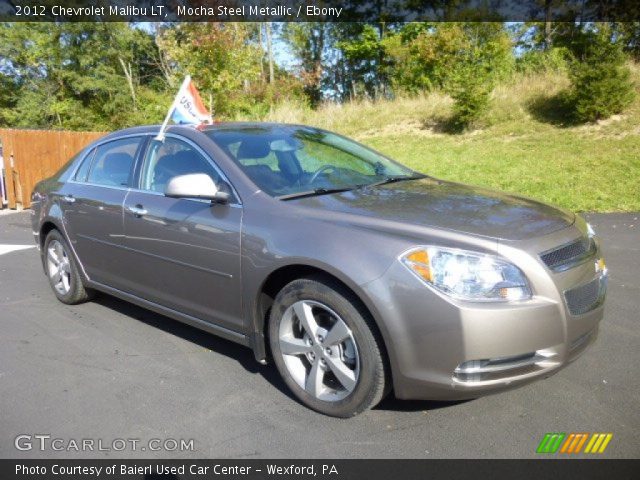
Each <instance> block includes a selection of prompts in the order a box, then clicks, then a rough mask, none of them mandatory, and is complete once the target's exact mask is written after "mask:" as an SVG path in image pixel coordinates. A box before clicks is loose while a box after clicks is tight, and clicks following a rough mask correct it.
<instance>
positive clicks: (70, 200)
mask: <svg viewBox="0 0 640 480" xmlns="http://www.w3.org/2000/svg"><path fill="white" fill-rule="evenodd" d="M62 199H63V200H64V201H65V202H66V203H74V202H75V201H76V199H75V198H74V196H73V195H65V196H64V197H62Z"/></svg>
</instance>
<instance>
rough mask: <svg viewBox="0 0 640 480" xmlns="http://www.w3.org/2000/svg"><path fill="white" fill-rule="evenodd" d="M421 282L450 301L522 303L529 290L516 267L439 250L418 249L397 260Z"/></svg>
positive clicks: (487, 257) (461, 252)
mask: <svg viewBox="0 0 640 480" xmlns="http://www.w3.org/2000/svg"><path fill="white" fill-rule="evenodd" d="M400 260H401V262H402V263H403V264H404V265H405V266H406V267H407V268H408V269H409V270H411V271H412V272H413V273H414V274H415V275H417V276H418V277H419V278H420V279H421V280H423V281H424V282H426V283H427V284H428V285H430V286H432V287H434V288H436V289H437V290H439V291H441V292H443V293H445V294H447V295H450V296H452V297H454V298H459V299H462V300H471V301H476V302H478V301H508V300H524V299H527V298H530V297H531V289H530V288H529V285H528V283H527V280H526V279H525V277H524V274H523V273H522V272H521V271H520V269H519V268H518V267H516V266H515V265H512V264H511V263H508V262H506V261H504V260H501V259H499V258H498V257H495V256H493V255H484V254H482V253H475V252H469V251H466V250H454V249H449V248H443V247H418V248H415V249H413V250H410V251H408V252H407V253H405V254H404V255H402V256H401V257H400Z"/></svg>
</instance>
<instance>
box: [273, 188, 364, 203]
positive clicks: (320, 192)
mask: <svg viewBox="0 0 640 480" xmlns="http://www.w3.org/2000/svg"><path fill="white" fill-rule="evenodd" d="M354 188H357V187H341V188H314V189H313V190H305V191H304V192H296V193H287V194H285V195H279V196H277V197H276V198H277V199H278V200H291V199H293V198H303V197H313V196H317V195H327V194H329V193H340V192H348V191H350V190H353V189H354Z"/></svg>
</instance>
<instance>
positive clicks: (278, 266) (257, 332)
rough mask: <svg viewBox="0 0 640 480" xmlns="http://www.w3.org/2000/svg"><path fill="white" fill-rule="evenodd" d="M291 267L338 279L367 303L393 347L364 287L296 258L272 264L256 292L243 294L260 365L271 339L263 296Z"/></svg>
mask: <svg viewBox="0 0 640 480" xmlns="http://www.w3.org/2000/svg"><path fill="white" fill-rule="evenodd" d="M287 267H297V268H301V269H304V268H309V269H312V270H314V271H317V272H318V273H325V274H328V275H329V276H331V277H334V278H335V279H337V280H339V281H340V282H341V283H343V284H344V285H345V286H346V287H347V288H348V289H349V290H351V291H352V292H353V293H354V294H355V295H356V296H357V297H358V299H359V300H360V301H361V302H362V303H363V304H364V306H365V308H366V309H367V310H368V311H369V313H370V314H371V316H372V317H373V320H374V322H375V323H376V325H377V327H378V330H379V331H380V333H381V335H382V339H383V342H384V344H385V347H386V346H387V345H389V341H388V340H387V339H388V331H387V329H386V328H385V326H384V322H382V321H381V320H380V312H379V311H378V310H377V308H376V307H375V305H374V303H373V302H372V301H371V300H370V299H369V298H368V296H367V295H366V293H365V291H364V290H363V289H362V288H361V286H360V285H358V284H357V283H356V282H354V281H353V280H352V279H351V278H349V276H347V275H345V273H344V272H343V271H342V270H339V269H337V268H335V267H333V266H332V265H329V264H326V263H324V262H320V261H317V260H315V259H312V258H296V257H293V258H287V259H286V261H282V262H278V263H275V264H272V265H271V268H270V269H269V271H268V273H267V274H266V275H264V279H263V280H262V282H261V283H260V285H259V286H258V288H257V289H256V290H252V291H248V290H245V291H244V293H243V297H244V303H245V305H247V306H249V308H248V309H247V310H248V313H249V315H250V319H249V321H250V331H249V332H248V336H249V338H250V343H251V348H252V349H253V353H254V356H255V358H256V360H257V361H258V362H260V363H261V364H266V363H267V344H266V342H267V340H266V338H265V335H264V332H265V323H266V321H265V318H264V316H263V315H262V309H261V304H260V302H261V293H262V291H263V289H264V286H265V284H266V282H267V281H268V279H269V278H270V277H271V275H272V274H274V273H275V272H277V271H278V270H282V269H284V268H287ZM292 280H293V279H292Z"/></svg>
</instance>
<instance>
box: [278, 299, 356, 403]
mask: <svg viewBox="0 0 640 480" xmlns="http://www.w3.org/2000/svg"><path fill="white" fill-rule="evenodd" d="M278 340H279V346H280V352H281V354H282V357H283V360H284V363H285V365H286V367H287V370H288V372H289V374H290V375H291V377H292V378H293V379H294V381H295V382H296V383H297V384H298V386H300V387H301V388H302V389H304V390H305V391H306V392H307V393H308V394H309V395H312V396H313V397H315V398H317V399H319V400H323V401H328V402H335V401H338V400H342V399H344V398H346V397H347V396H348V395H349V394H350V393H351V392H353V390H354V389H355V388H356V385H357V384H358V379H359V375H360V358H359V354H358V347H357V344H356V340H355V338H354V336H353V333H352V332H351V330H350V329H349V327H348V326H347V324H346V323H345V322H344V320H342V318H340V316H339V315H338V314H337V313H335V312H334V311H333V310H331V309H330V308H329V307H327V306H326V305H323V304H322V303H320V302H316V301H311V300H300V301H297V302H295V303H294V304H293V305H291V306H290V307H288V308H287V309H286V310H285V312H284V315H283V317H282V320H281V322H280V328H279V332H278Z"/></svg>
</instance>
